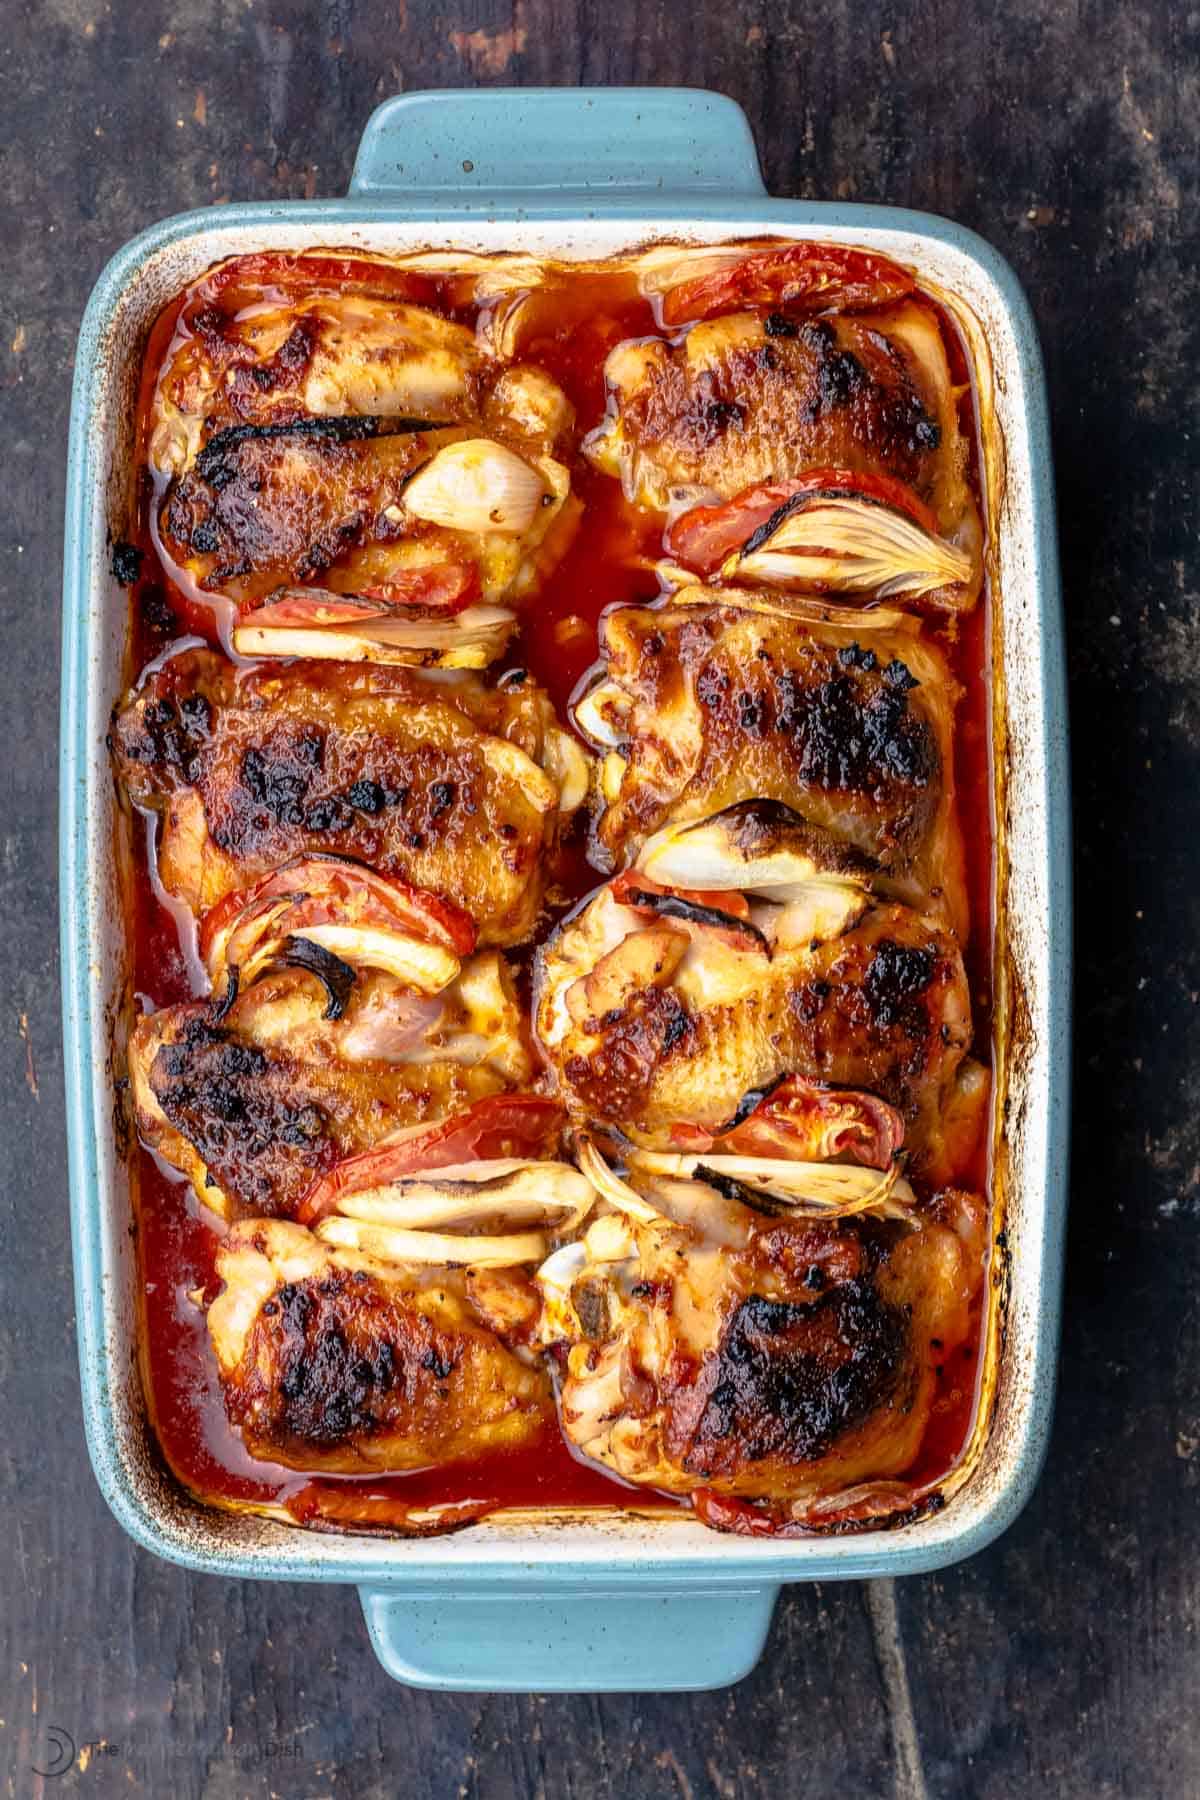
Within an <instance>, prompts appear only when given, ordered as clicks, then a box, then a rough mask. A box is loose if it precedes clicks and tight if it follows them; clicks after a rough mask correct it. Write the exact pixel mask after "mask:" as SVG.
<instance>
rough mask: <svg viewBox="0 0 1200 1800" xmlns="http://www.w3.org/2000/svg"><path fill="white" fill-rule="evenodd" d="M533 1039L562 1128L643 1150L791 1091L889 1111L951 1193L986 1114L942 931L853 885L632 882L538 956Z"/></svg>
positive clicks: (633, 876)
mask: <svg viewBox="0 0 1200 1800" xmlns="http://www.w3.org/2000/svg"><path fill="white" fill-rule="evenodd" d="M751 886H753V881H752V880H751ZM535 1024H536V1030H537V1035H538V1038H539V1041H540V1043H541V1045H542V1048H543V1051H544V1053H545V1054H546V1056H547V1057H548V1058H549V1060H550V1063H551V1066H552V1068H553V1069H554V1072H555V1075H556V1077H557V1080H558V1083H559V1087H560V1091H561V1093H562V1096H563V1098H564V1100H565V1101H566V1104H567V1107H568V1109H569V1110H570V1112H571V1113H572V1115H573V1117H575V1119H576V1120H577V1121H579V1122H581V1123H583V1124H592V1123H595V1124H596V1125H599V1126H601V1127H605V1128H608V1129H610V1130H613V1131H617V1132H619V1133H621V1134H623V1135H624V1136H625V1137H626V1138H628V1139H631V1140H632V1141H633V1142H635V1143H638V1144H642V1145H645V1146H648V1147H654V1148H662V1149H665V1148H668V1147H670V1146H671V1145H672V1144H677V1143H679V1142H680V1141H681V1139H680V1136H679V1131H680V1127H681V1126H683V1127H687V1128H689V1129H696V1128H698V1129H699V1130H700V1131H701V1132H702V1133H704V1134H707V1135H709V1136H714V1135H719V1134H720V1133H721V1132H722V1131H724V1130H725V1129H726V1128H727V1123H728V1121H730V1120H731V1119H735V1118H736V1117H737V1116H738V1115H739V1112H740V1110H741V1109H742V1107H743V1104H744V1102H745V1099H746V1096H748V1095H755V1094H759V1093H761V1092H763V1091H764V1090H767V1089H769V1087H770V1086H771V1084H772V1083H774V1082H777V1081H778V1080H780V1078H782V1077H787V1076H799V1077H801V1078H803V1079H804V1080H805V1081H809V1082H818V1083H822V1084H827V1085H830V1086H833V1087H838V1088H855V1089H864V1090H866V1091H867V1092H868V1093H869V1094H872V1095H875V1096H877V1097H878V1098H879V1099H880V1100H882V1101H885V1102H886V1103H887V1104H888V1105H889V1106H890V1107H892V1108H894V1109H895V1111H896V1112H897V1113H898V1114H899V1115H900V1118H901V1120H902V1122H903V1129H904V1143H905V1147H906V1150H907V1152H908V1154H909V1157H910V1166H911V1167H912V1168H913V1169H914V1170H915V1171H917V1172H919V1173H920V1174H922V1175H923V1176H925V1177H926V1178H928V1179H930V1180H945V1179H948V1178H949V1177H950V1176H951V1175H952V1174H953V1172H954V1170H955V1169H956V1168H957V1167H959V1166H960V1164H961V1159H962V1156H963V1153H964V1146H965V1147H966V1148H967V1149H969V1148H970V1146H971V1145H972V1144H973V1143H974V1141H975V1137H976V1134H977V1131H978V1128H979V1123H980V1119H981V1116H982V1108H983V1106H984V1105H985V1104H986V1095H987V1084H986V1077H985V1074H984V1072H983V1071H982V1070H981V1069H979V1068H978V1066H977V1065H976V1064H975V1063H973V1062H971V1061H969V1060H965V1059H966V1052H967V1050H968V1048H969V1045H970V1042H971V1014H970V1001H969V995H968V989H967V980H966V974H965V972H964V969H963V963H962V957H961V955H960V952H959V949H958V945H957V942H956V940H955V938H954V935H953V933H952V932H950V931H948V930H947V929H945V928H944V927H942V926H939V925H937V924H935V923H933V922H931V921H930V920H929V919H928V918H925V917H923V916H922V915H921V914H919V913H916V912H914V911H912V910H910V909H909V908H907V907H903V906H898V905H895V904H892V903H890V902H885V901H880V900H876V899H873V898H872V896H871V895H870V894H869V892H867V891H866V890H865V889H864V888H862V887H859V886H856V885H855V884H854V883H852V882H835V881H830V882H814V883H812V884H810V885H807V886H804V887H802V888H801V889H800V890H799V891H798V892H797V894H796V896H795V897H794V898H785V899H780V898H779V897H778V895H776V897H775V898H774V899H770V900H767V899H759V898H756V897H754V898H748V897H747V896H746V895H745V894H742V893H732V892H724V893H719V892H718V893H713V892H709V893H705V892H696V891H694V890H692V891H684V890H680V889H677V888H666V887H660V886H659V885H658V884H657V883H655V882H653V881H650V880H649V879H648V878H646V877H644V876H642V875H640V874H639V873H638V872H637V871H636V870H634V871H630V872H629V873H627V874H625V875H622V876H619V877H618V878H617V880H616V881H614V882H612V883H610V884H609V885H608V886H607V887H604V888H602V889H601V890H600V892H599V893H598V894H597V895H596V896H595V898H594V899H592V900H591V901H589V903H588V904H587V905H586V906H585V907H584V908H583V909H582V911H580V912H578V913H577V914H576V915H575V916H574V917H572V918H571V919H569V920H568V921H567V922H566V923H565V924H564V925H562V926H561V927H560V928H559V930H558V932H557V933H556V934H555V935H554V936H553V937H552V938H551V939H550V940H549V941H548V942H547V944H546V945H545V946H544V947H543V948H542V949H541V950H540V951H539V952H538V969H537V981H536V1015H535Z"/></svg>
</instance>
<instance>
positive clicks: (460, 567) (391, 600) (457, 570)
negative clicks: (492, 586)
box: [362, 562, 480, 616]
mask: <svg viewBox="0 0 1200 1800" xmlns="http://www.w3.org/2000/svg"><path fill="white" fill-rule="evenodd" d="M479 592H480V587H479V569H478V567H477V566H476V564H474V563H464V562H445V563H429V564H428V565H425V566H423V567H421V568H417V569H399V570H397V572H396V574H395V575H392V576H390V577H389V578H388V580H387V581H380V582H376V583H375V584H374V585H373V586H372V587H365V588H363V589H362V595H363V598H364V599H365V600H383V601H386V602H387V604H388V605H389V606H410V607H413V608H414V609H416V610H417V611H420V612H434V613H445V614H447V615H449V616H453V614H455V613H460V612H463V611H464V610H465V609H466V608H467V607H468V606H470V604H471V602H472V600H477V599H478V598H479Z"/></svg>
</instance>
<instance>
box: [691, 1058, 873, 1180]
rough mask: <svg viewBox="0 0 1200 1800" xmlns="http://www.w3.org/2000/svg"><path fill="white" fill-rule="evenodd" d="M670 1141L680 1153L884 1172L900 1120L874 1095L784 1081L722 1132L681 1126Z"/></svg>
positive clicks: (795, 1077) (801, 1079)
mask: <svg viewBox="0 0 1200 1800" xmlns="http://www.w3.org/2000/svg"><path fill="white" fill-rule="evenodd" d="M747 1098H748V1099H751V1100H753V1096H747ZM671 1137H672V1141H673V1142H674V1143H675V1144H677V1145H678V1146H679V1148H680V1149H682V1150H687V1151H696V1152H700V1153H703V1152H705V1151H709V1150H714V1149H717V1150H720V1151H722V1152H731V1153H733V1154H734V1155H737V1156H769V1157H788V1158H791V1159H792V1160H794V1161H796V1162H831V1161H832V1160H833V1159H834V1158H835V1157H839V1156H845V1157H849V1158H850V1159H851V1160H852V1161H854V1162H856V1163H861V1164H862V1165H863V1166H864V1167H865V1168H868V1169H888V1168H890V1167H891V1165H892V1163H893V1161H894V1160H895V1157H896V1153H897V1151H898V1150H899V1149H900V1147H901V1145H902V1144H903V1142H904V1120H903V1119H902V1118H901V1117H900V1114H899V1113H898V1112H897V1111H896V1109H895V1107H894V1106H889V1105H888V1104H887V1102H886V1101H885V1100H880V1099H878V1098H877V1097H876V1095H874V1094H866V1093H862V1092H861V1091H859V1090H858V1089H856V1088H829V1087H822V1086H821V1084H820V1083H819V1082H816V1081H807V1080H805V1078H804V1077H803V1076H801V1075H790V1076H789V1077H788V1078H787V1080H786V1081H783V1082H781V1083H780V1084H779V1085H778V1086H777V1087H775V1088H773V1089H772V1090H771V1091H770V1093H767V1094H764V1095H763V1097H762V1098H761V1099H760V1100H758V1102H757V1104H755V1105H753V1107H752V1110H751V1111H749V1112H747V1114H746V1116H745V1117H744V1118H735V1119H734V1120H732V1121H731V1122H730V1124H729V1125H727V1126H726V1127H725V1129H724V1130H718V1131H715V1132H707V1131H704V1130H703V1129H702V1128H701V1127H700V1126H698V1125H687V1124H682V1123H681V1124H677V1125H676V1126H674V1127H673V1129H672V1132H671Z"/></svg>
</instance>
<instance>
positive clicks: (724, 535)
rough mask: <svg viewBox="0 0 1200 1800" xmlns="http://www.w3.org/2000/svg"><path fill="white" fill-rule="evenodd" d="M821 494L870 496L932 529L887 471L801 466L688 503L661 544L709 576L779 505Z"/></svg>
mask: <svg viewBox="0 0 1200 1800" xmlns="http://www.w3.org/2000/svg"><path fill="white" fill-rule="evenodd" d="M821 494H823V495H825V496H826V497H827V498H828V497H832V496H834V495H842V496H849V497H856V498H860V499H867V500H874V501H876V502H878V503H879V504H880V505H884V506H891V507H894V508H895V509H896V510H898V511H900V512H903V513H906V514H907V515H908V517H909V518H911V519H912V521H913V522H914V524H916V525H919V526H920V527H921V529H922V530H923V531H927V532H929V533H931V534H936V532H937V528H938V527H937V519H936V518H935V517H934V514H933V513H932V511H931V510H930V508H929V507H928V506H926V504H925V502H924V501H923V500H922V499H921V498H920V496H919V495H918V494H916V493H914V491H913V489H912V488H911V487H909V485H908V483H907V482H904V481H897V480H896V479H895V477H894V476H891V475H880V474H868V473H865V472H863V471H860V470H857V469H842V468H833V467H825V468H819V469H806V470H805V472H804V474H803V475H797V476H794V477H793V478H792V479H791V480H790V481H768V482H762V483H760V484H759V485H758V486H757V487H748V488H743V490H742V492H741V493H740V494H735V495H734V497H733V499H732V500H726V501H723V502H722V503H721V504H720V505H719V506H693V507H690V508H689V509H688V511H687V512H684V513H681V514H680V515H679V517H678V518H677V519H675V520H674V521H673V522H672V524H671V525H670V527H669V528H668V530H667V532H666V534H665V536H664V538H663V543H664V545H665V547H666V549H667V550H668V551H669V552H670V554H671V555H672V556H673V557H675V558H676V559H677V560H678V561H679V562H681V563H683V564H685V565H686V567H687V568H689V569H693V570H694V571H695V572H696V573H697V574H698V575H704V576H706V577H707V576H712V575H715V574H716V573H717V571H718V570H719V569H720V567H721V565H722V564H723V563H724V562H726V561H727V560H728V558H729V557H731V556H734V555H736V554H738V553H740V552H741V551H742V550H744V548H745V546H746V544H747V542H748V541H749V540H750V538H751V537H754V536H756V535H757V533H758V532H759V531H761V530H763V529H764V528H766V527H768V526H769V525H770V524H771V521H772V520H773V519H774V517H775V515H776V513H778V511H779V510H780V508H781V507H784V506H789V505H792V504H793V503H796V502H799V501H800V500H801V499H802V498H805V497H809V498H811V497H813V496H816V495H821Z"/></svg>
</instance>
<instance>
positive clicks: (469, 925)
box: [200, 856, 476, 967]
mask: <svg viewBox="0 0 1200 1800" xmlns="http://www.w3.org/2000/svg"><path fill="white" fill-rule="evenodd" d="M289 896H295V898H296V901H297V905H298V908H300V909H301V910H302V912H303V917H302V918H301V917H300V916H299V912H298V914H297V918H296V920H295V922H294V926H293V928H294V929H299V928H300V926H301V925H302V924H306V925H317V924H327V923H329V922H331V921H333V920H336V919H337V918H338V916H339V915H340V914H341V913H343V912H344V911H345V909H346V908H347V907H348V906H351V905H352V906H353V907H354V908H355V911H356V914H357V916H358V918H359V920H360V922H361V923H362V924H364V925H365V924H373V925H378V926H381V927H383V928H384V929H386V930H392V931H400V932H403V933H404V934H405V935H406V936H409V937H418V938H421V939H423V940H424V941H425V942H426V943H431V944H440V945H442V946H443V947H444V948H445V949H447V950H452V951H453V952H454V954H455V955H456V956H460V957H461V956H469V955H470V954H471V952H472V950H474V948H475V938H476V930H475V922H474V920H473V919H472V918H471V916H470V914H469V913H465V912H464V911H463V910H462V908H461V907H458V906H455V905H454V904H453V902H452V901H449V900H443V899H441V898H440V897H439V896H438V895H437V894H430V893H428V892H427V891H426V890H425V889H424V888H418V887H411V886H410V885H409V883H408V882H406V881H398V880H396V879H395V878H394V877H391V876H388V875H380V874H379V873H378V872H377V871H376V870H375V869H368V868H367V867H366V866H365V864H363V863H357V862H354V861H353V860H352V858H350V857H348V856H297V857H294V858H293V859H292V861H291V862H288V863H284V865H283V866H282V868H279V869H275V870H273V871H272V872H271V874H270V875H265V876H264V877H263V879H262V880H261V881H260V882H257V883H256V884H255V886H253V887H249V888H240V889H239V890H238V891H237V892H236V893H233V894H227V895H226V896H225V898H224V899H223V900H220V901H218V902H217V904H216V906H214V907H212V908H211V909H210V910H209V911H208V912H207V913H206V914H205V915H204V919H203V921H202V923H201V926H200V954H201V956H202V957H203V959H204V961H205V963H206V964H209V966H210V967H211V965H212V962H213V960H214V957H215V955H216V954H217V953H218V952H219V951H220V949H221V948H222V943H221V940H226V941H227V939H228V937H229V935H230V934H231V933H232V932H233V930H234V928H235V927H236V926H237V925H238V924H239V923H240V922H242V921H245V922H246V923H249V922H250V920H251V919H252V918H253V917H256V916H257V915H258V913H259V912H260V911H261V910H267V909H269V908H270V906H271V905H272V904H273V903H274V902H276V901H279V900H283V899H287V898H288V897H289Z"/></svg>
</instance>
